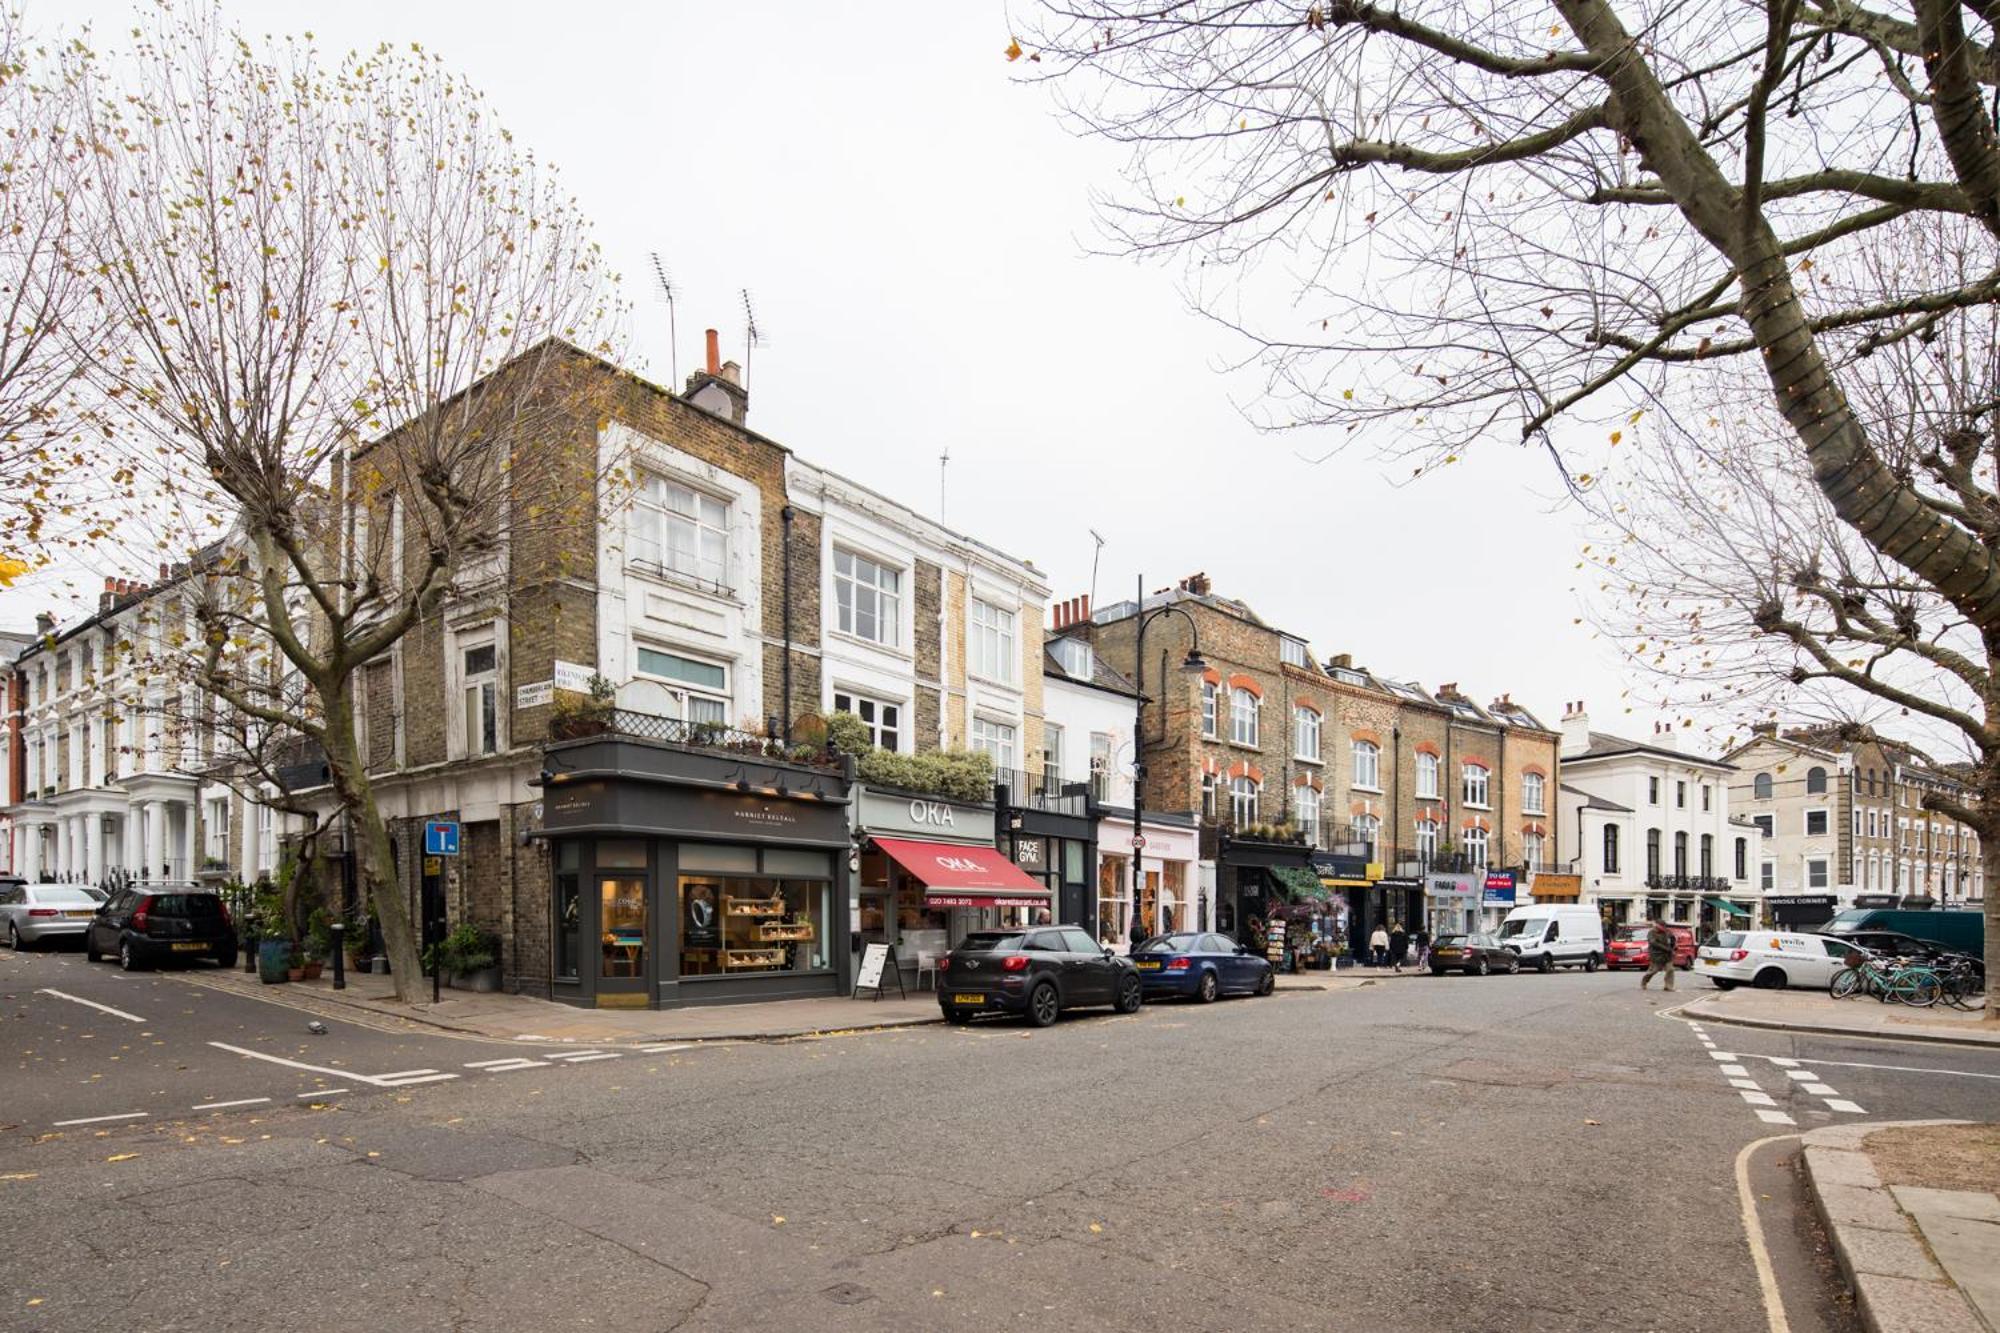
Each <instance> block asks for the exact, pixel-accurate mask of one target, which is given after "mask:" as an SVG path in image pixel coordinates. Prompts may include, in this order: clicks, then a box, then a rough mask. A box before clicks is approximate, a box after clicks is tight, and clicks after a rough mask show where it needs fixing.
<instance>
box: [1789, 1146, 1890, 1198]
mask: <svg viewBox="0 0 2000 1333" xmlns="http://www.w3.org/2000/svg"><path fill="white" fill-rule="evenodd" d="M1856 1147H1859V1144H1857V1145H1856ZM1806 1160H1807V1162H1809V1163H1810V1164H1811V1166H1812V1173H1813V1179H1814V1180H1817V1181H1820V1182H1821V1183H1823V1184H1828V1185H1858V1186H1860V1187H1861V1188H1863V1189H1880V1188H1881V1187H1882V1177H1881V1176H1879V1175H1877V1174H1876V1173H1875V1163H1873V1162H1871V1161H1869V1160H1868V1154H1867V1153H1864V1152H1855V1151H1848V1150H1845V1149H1841V1148H1828V1147H1821V1146H1819V1145H1818V1144H1814V1145H1813V1146H1812V1147H1809V1148H1807V1149H1806Z"/></svg>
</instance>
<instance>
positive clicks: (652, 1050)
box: [639, 1042, 694, 1055]
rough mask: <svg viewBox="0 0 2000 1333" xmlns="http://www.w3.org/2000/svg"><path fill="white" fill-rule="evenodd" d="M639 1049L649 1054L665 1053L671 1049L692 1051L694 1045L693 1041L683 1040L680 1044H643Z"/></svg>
mask: <svg viewBox="0 0 2000 1333" xmlns="http://www.w3.org/2000/svg"><path fill="white" fill-rule="evenodd" d="M639 1049H640V1050H641V1051H644V1052H645V1053H646V1054H647V1055H665V1054H666V1053H667V1052H669V1051H691V1050H693V1049H694V1046H693V1045H692V1044H691V1043H686V1042H683V1043H682V1044H681V1045H679V1046H641V1047H640V1048H639Z"/></svg>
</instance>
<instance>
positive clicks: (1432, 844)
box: [1417, 819, 1438, 866]
mask: <svg viewBox="0 0 2000 1333" xmlns="http://www.w3.org/2000/svg"><path fill="white" fill-rule="evenodd" d="M1437 854H1438V826H1437V825H1436V824H1434V823H1432V822H1431V821H1430V820H1428V819H1419V820H1418V821H1417V860H1419V861H1421V862H1422V863H1423V864H1424V865H1425V866H1429V865H1430V863H1431V862H1433V861H1435V860H1437Z"/></svg>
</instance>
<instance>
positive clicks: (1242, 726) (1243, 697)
mask: <svg viewBox="0 0 2000 1333" xmlns="http://www.w3.org/2000/svg"><path fill="white" fill-rule="evenodd" d="M1262 702H1263V701H1262V700H1260V699H1259V698H1258V697H1257V696H1256V695H1254V694H1252V693H1250V691H1248V690H1246V689H1243V688H1242V687H1241V686H1238V687H1237V688H1236V689H1233V690H1231V691H1230V692H1229V739H1230V740H1232V741H1234V742H1236V744H1238V745H1255V744H1256V743H1257V709H1258V706H1259V705H1260V704H1261V703H1262Z"/></svg>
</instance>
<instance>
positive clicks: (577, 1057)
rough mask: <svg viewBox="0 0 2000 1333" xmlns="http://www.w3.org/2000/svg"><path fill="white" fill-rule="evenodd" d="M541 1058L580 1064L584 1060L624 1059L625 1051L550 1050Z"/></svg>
mask: <svg viewBox="0 0 2000 1333" xmlns="http://www.w3.org/2000/svg"><path fill="white" fill-rule="evenodd" d="M543 1058H544V1059H547V1060H560V1061H562V1062H563V1063H564V1064H570V1065H580V1064H583V1063H584V1062H585V1061H587V1060H622V1059H624V1058H625V1052H623V1051H550V1052H549V1053H548V1054H547V1055H546V1056H544V1057H543Z"/></svg>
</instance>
